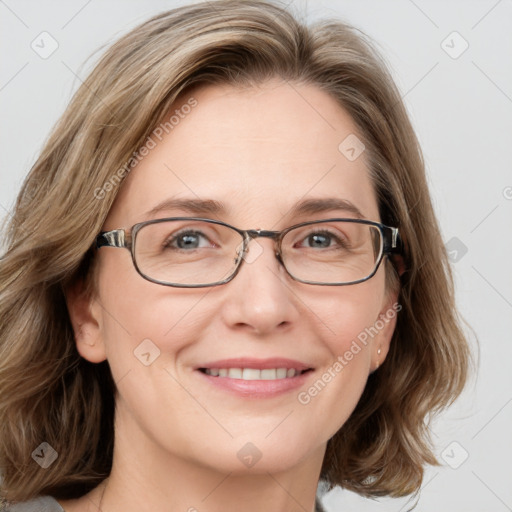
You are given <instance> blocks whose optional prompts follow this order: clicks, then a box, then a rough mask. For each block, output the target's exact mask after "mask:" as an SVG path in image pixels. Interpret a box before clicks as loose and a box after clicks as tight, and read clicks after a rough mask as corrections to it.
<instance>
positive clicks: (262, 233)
mask: <svg viewBox="0 0 512 512" xmlns="http://www.w3.org/2000/svg"><path fill="white" fill-rule="evenodd" d="M245 233H246V239H245V240H246V246H248V245H249V242H250V241H251V240H252V239H253V238H271V239H272V240H274V242H275V241H277V240H278V239H279V235H280V232H279V231H269V230H266V229H248V230H246V231H245ZM275 252H276V254H279V248H277V247H276V250H275Z"/></svg>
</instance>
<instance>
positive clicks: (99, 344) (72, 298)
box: [64, 279, 107, 363]
mask: <svg viewBox="0 0 512 512" xmlns="http://www.w3.org/2000/svg"><path fill="white" fill-rule="evenodd" d="M64 293H65V297H66V304H67V307H68V312H69V317H70V320H71V325H72V326H73V331H74V333H75V342H76V348H77V350H78V352H79V354H80V355H81V356H82V357H83V358H84V359H87V360H88V361H90V362H91V363H101V362H102V361H104V360H105V359H106V358H107V355H106V350H105V344H104V342H103V337H102V335H101V333H102V330H101V325H102V324H101V319H102V317H101V313H102V311H101V306H100V304H99V302H98V301H97V300H95V299H94V298H93V297H91V296H90V295H89V294H87V293H86V287H85V283H84V280H83V279H78V280H77V281H76V282H75V283H72V284H71V285H69V286H68V287H67V288H66V290H65V292H64Z"/></svg>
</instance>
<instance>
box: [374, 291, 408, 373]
mask: <svg viewBox="0 0 512 512" xmlns="http://www.w3.org/2000/svg"><path fill="white" fill-rule="evenodd" d="M397 301H398V291H392V290H390V291H388V292H387V293H386V295H385V300H384V304H383V306H382V309H381V310H380V312H379V315H378V317H377V319H376V321H375V327H377V328H378V335H377V336H375V338H374V339H373V343H372V372H371V373H373V372H374V371H376V370H377V369H378V368H379V367H380V366H381V365H382V363H383V362H384V360H385V359H386V356H387V355H388V352H389V347H390V345H391V339H392V338H393V333H394V332H395V327H396V318H397V316H398V314H399V311H400V310H401V309H402V305H401V304H399V303H398V302H397Z"/></svg>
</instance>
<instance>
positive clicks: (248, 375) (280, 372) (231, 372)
mask: <svg viewBox="0 0 512 512" xmlns="http://www.w3.org/2000/svg"><path fill="white" fill-rule="evenodd" d="M205 373H206V374H207V375H212V376H213V377H227V378H229V379H243V380H275V379H286V378H291V377H295V376H296V375H300V373H301V372H300V371H299V370H296V369H295V368H265V369H264V370H258V369H257V368H206V369H205Z"/></svg>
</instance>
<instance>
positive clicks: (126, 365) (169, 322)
mask: <svg viewBox="0 0 512 512" xmlns="http://www.w3.org/2000/svg"><path fill="white" fill-rule="evenodd" d="M108 256H111V255H108ZM113 256H119V255H112V257H110V258H109V257H106V258H105V259H104V261H103V262H102V263H103V265H102V267H101V271H100V276H99V282H100V283H101V285H100V297H101V298H100V300H101V306H102V310H103V313H104V314H103V318H102V326H101V329H102V335H103V339H104V342H105V345H106V351H107V357H108V360H109V364H110V366H111V368H112V372H113V374H114V378H116V377H121V376H122V375H124V374H126V372H127V371H128V370H130V371H136V372H144V369H145V368H146V364H145V363H150V364H151V366H152V367H153V366H155V367H158V368H164V367H166V366H168V363H169V361H174V360H175V359H176V355H177V354H178V353H179V351H180V350H181V349H182V348H183V347H184V346H186V345H187V344H189V343H190V340H191V339H198V338H199V337H200V333H201V331H202V330H203V329H204V324H207V318H206V315H205V314H202V311H203V308H202V307H201V301H202V299H203V298H204V295H205V293H208V291H206V292H201V293H198V292H197V290H185V289H178V288H176V289H172V288H168V287H165V286H158V285H157V284H154V283H151V282H149V281H147V280H145V279H143V278H142V277H141V276H140V275H139V274H138V273H137V272H136V270H135V268H134V267H133V264H132V262H131V257H130V254H129V253H128V251H126V254H123V255H122V258H119V257H118V258H117V259H116V258H114V257H113ZM121 276H122V278H121ZM141 363H142V364H141ZM148 366H149V365H148ZM145 374H147V372H145Z"/></svg>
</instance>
